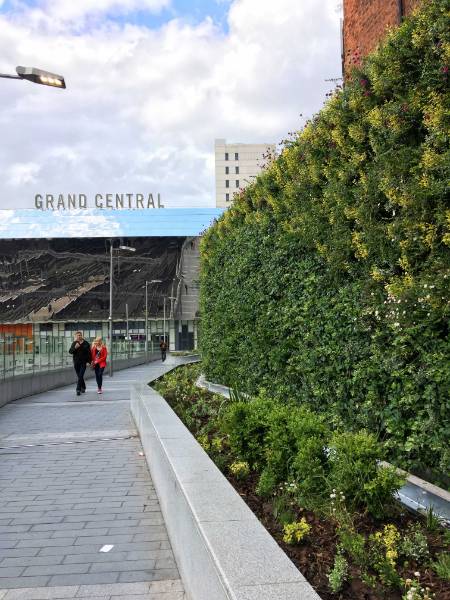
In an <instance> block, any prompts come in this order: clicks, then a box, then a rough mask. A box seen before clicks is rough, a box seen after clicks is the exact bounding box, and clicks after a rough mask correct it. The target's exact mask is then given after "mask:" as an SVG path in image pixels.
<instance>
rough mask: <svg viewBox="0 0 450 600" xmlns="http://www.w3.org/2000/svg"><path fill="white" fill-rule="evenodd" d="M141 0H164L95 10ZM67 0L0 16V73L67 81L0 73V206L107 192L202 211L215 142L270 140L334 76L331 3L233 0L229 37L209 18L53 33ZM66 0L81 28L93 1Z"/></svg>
mask: <svg viewBox="0 0 450 600" xmlns="http://www.w3.org/2000/svg"><path fill="white" fill-rule="evenodd" d="M0 1H1V0H0ZM46 1H47V0H46ZM138 1H139V4H140V5H141V6H143V5H144V4H147V5H148V7H149V8H151V9H152V10H153V9H154V10H157V6H158V4H161V3H162V1H163V0H161V1H159V0H126V1H124V2H120V3H119V2H115V1H113V0H103V1H102V2H101V3H98V2H96V4H95V5H96V6H97V5H99V6H100V7H103V8H102V10H103V12H105V11H109V10H110V9H111V10H112V9H114V7H115V6H116V5H118V4H120V5H121V6H122V8H126V9H127V10H131V9H132V7H133V5H137V3H138ZM48 2H49V5H50V0H48ZM65 4H66V0H58V1H57V2H54V1H53V0H52V2H51V7H52V11H53V7H56V8H55V9H54V10H55V11H56V12H52V13H51V15H50V12H45V11H46V10H47V9H46V6H45V5H44V4H41V6H40V7H39V11H40V13H39V14H40V15H41V16H40V17H38V16H37V13H36V9H33V10H31V12H26V13H24V14H20V15H19V14H14V13H12V14H11V13H8V14H3V16H2V15H1V14H0V56H1V57H2V58H1V61H0V71H2V72H7V71H11V70H12V69H14V67H15V65H16V64H24V65H35V66H38V67H41V68H44V69H47V70H50V71H54V72H56V73H61V74H63V75H64V76H65V77H66V81H67V86H68V88H67V90H55V89H52V88H47V87H44V86H37V85H33V84H31V83H29V82H19V81H17V82H16V81H8V80H0V104H1V106H2V111H1V112H0V126H1V130H2V139H3V140H6V142H7V143H4V144H2V146H1V147H0V169H1V170H2V172H3V173H7V174H8V176H7V177H3V178H2V180H1V181H0V208H11V207H19V206H24V207H30V206H32V204H33V197H34V195H35V194H36V193H54V194H58V193H68V192H72V193H88V194H92V193H97V192H98V193H102V192H105V193H106V192H107V191H109V192H117V193H120V192H130V193H132V192H133V193H136V192H161V193H162V196H163V200H164V203H165V204H166V206H172V207H176V206H182V205H185V206H200V205H210V206H212V205H214V182H213V177H214V170H213V161H212V156H213V144H214V138H216V137H225V138H227V139H229V140H230V141H240V142H252V141H255V142H278V141H280V140H281V139H282V138H283V137H285V136H286V135H287V133H288V132H289V131H292V130H295V129H297V128H299V127H300V125H301V122H302V121H301V119H300V116H299V115H300V113H303V114H304V115H305V116H310V115H311V114H312V113H313V112H316V111H317V110H318V109H319V108H320V106H321V104H322V102H323V99H324V97H325V92H326V91H328V89H329V87H330V84H329V83H326V82H325V79H326V78H330V77H336V76H338V75H339V73H340V56H339V52H340V42H339V17H338V15H337V14H336V11H335V7H336V0H324V2H322V3H317V1H316V0H302V2H299V1H298V0H278V2H277V3H276V7H275V3H273V2H272V0H235V1H234V2H232V3H231V4H230V12H229V31H228V32H227V33H224V32H223V31H222V30H221V29H219V28H218V27H216V25H215V24H214V23H213V22H212V21H211V20H210V19H208V18H206V19H205V20H204V21H203V22H201V23H200V24H198V25H195V26H194V25H188V24H186V23H184V22H183V21H181V20H175V19H174V20H172V21H170V22H168V23H166V24H165V25H163V26H161V27H160V28H159V29H153V30H152V29H149V28H146V27H143V26H141V27H139V26H135V25H131V24H124V25H119V24H117V23H113V22H111V21H109V20H107V19H102V20H98V21H95V26H92V24H91V26H90V27H89V29H83V27H81V29H76V28H75V30H74V29H71V28H69V29H64V28H63V29H61V22H60V21H58V22H57V21H55V26H54V30H52V29H51V28H49V23H51V18H53V15H55V14H57V12H58V11H60V10H61V11H62V7H63V6H64V5H65ZM67 5H69V0H67ZM73 5H74V6H76V10H77V11H78V13H77V14H78V16H76V14H75V13H74V12H73V11H75V8H73V9H70V10H72V13H67V14H72V17H71V18H73V19H74V21H73V23H75V24H76V23H77V22H78V23H83V19H85V17H86V15H89V14H90V13H89V11H90V10H91V8H92V6H93V5H94V1H93V0H92V1H89V2H88V1H87V0H79V1H78V2H76V3H73ZM150 5H151V6H150ZM70 6H72V2H70ZM48 10H50V9H48ZM68 10H69V9H68ZM61 14H62V13H61ZM42 15H44V16H45V19H46V26H45V27H44V28H42V27H41V21H40V20H39V19H42V18H44V17H42ZM28 17H30V18H28ZM61 18H63V17H61ZM77 19H78V21H77Z"/></svg>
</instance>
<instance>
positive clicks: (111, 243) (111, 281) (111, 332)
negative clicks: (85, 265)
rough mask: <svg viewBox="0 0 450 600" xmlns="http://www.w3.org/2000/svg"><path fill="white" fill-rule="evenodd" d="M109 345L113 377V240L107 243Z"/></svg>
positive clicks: (126, 248) (132, 249)
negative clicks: (108, 253)
mask: <svg viewBox="0 0 450 600" xmlns="http://www.w3.org/2000/svg"><path fill="white" fill-rule="evenodd" d="M120 250H128V251H129V252H136V248H131V247H130V246H119V247H118V248H117V252H119V251H120ZM109 251H110V255H109V256H110V258H109V345H110V350H111V352H110V355H109V376H110V377H112V376H113V276H114V269H113V256H114V246H113V240H112V239H111V240H110V243H109Z"/></svg>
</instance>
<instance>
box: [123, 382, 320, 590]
mask: <svg viewBox="0 0 450 600" xmlns="http://www.w3.org/2000/svg"><path fill="white" fill-rule="evenodd" d="M131 410H132V414H133V417H134V420H135V422H136V425H137V428H138V430H139V433H140V437H141V442H142V445H143V447H144V451H145V455H146V457H147V462H148V465H149V468H150V471H151V475H152V479H153V482H154V484H155V487H156V491H157V494H158V497H159V501H160V504H161V509H162V512H163V514H164V517H165V522H166V525H167V529H168V532H169V536H170V540H171V543H172V547H173V551H174V553H175V557H176V559H177V563H178V567H179V570H180V573H181V577H182V579H183V582H184V585H185V589H186V593H187V595H188V598H189V600H231V599H232V600H281V599H283V600H320V598H319V596H318V595H317V593H316V592H315V591H314V589H313V588H312V587H311V586H310V585H309V583H308V582H307V581H306V580H305V578H304V577H303V576H302V574H301V573H300V572H299V571H298V569H297V568H296V567H295V565H294V564H293V563H292V562H291V561H290V559H289V558H288V557H287V556H286V554H285V553H284V552H283V551H282V550H281V549H280V547H279V546H278V545H277V543H276V542H275V540H274V539H273V538H272V536H271V535H270V534H269V533H268V532H267V531H266V529H265V528H264V527H263V526H262V525H261V523H260V522H259V521H258V519H257V518H256V517H255V515H254V514H253V512H252V511H251V510H250V509H249V508H248V506H247V505H246V504H245V502H244V501H243V500H242V499H241V497H240V496H239V494H238V493H237V492H236V491H235V490H234V488H233V487H232V486H231V485H230V484H229V482H228V481H227V480H226V478H225V477H224V476H223V475H222V473H221V472H220V471H219V469H218V468H217V467H216V466H215V464H214V463H213V462H212V461H211V459H210V458H209V457H208V455H207V454H206V452H204V450H203V449H202V448H201V446H200V445H199V444H198V443H197V441H196V440H195V439H194V437H193V436H192V435H191V433H190V432H189V431H188V429H187V428H186V427H185V426H184V425H183V423H182V422H181V421H180V419H179V418H178V417H177V416H176V414H175V413H174V412H173V411H172V409H171V408H170V407H169V405H168V404H167V402H166V401H165V400H164V398H162V397H161V396H160V395H159V394H158V393H157V392H155V391H154V390H152V389H151V388H149V387H148V386H147V385H146V384H137V385H134V386H133V387H132V391H131Z"/></svg>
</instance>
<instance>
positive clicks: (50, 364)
mask: <svg viewBox="0 0 450 600" xmlns="http://www.w3.org/2000/svg"><path fill="white" fill-rule="evenodd" d="M72 341H73V340H72V338H71V337H56V336H48V337H43V336H41V337H35V338H29V337H17V336H5V335H1V336H0V381H1V380H4V379H7V378H9V377H16V376H18V375H30V374H33V373H38V372H45V371H51V370H54V369H62V368H65V367H69V366H72V363H73V361H72V356H71V355H70V354H69V348H70V346H71V344H72ZM88 341H89V342H90V341H91V340H88ZM154 346H155V344H154V343H153V341H152V342H150V340H149V348H148V351H149V353H151V352H153V351H154V349H155V350H156V349H157V348H156V346H155V348H154ZM111 351H112V358H113V361H115V360H120V359H132V358H137V357H140V356H144V355H145V341H143V340H129V341H127V340H117V341H114V342H113V344H112V348H110V347H108V353H109V354H110V355H111Z"/></svg>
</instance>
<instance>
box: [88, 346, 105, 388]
mask: <svg viewBox="0 0 450 600" xmlns="http://www.w3.org/2000/svg"><path fill="white" fill-rule="evenodd" d="M107 356H108V350H107V348H106V346H105V344H104V343H103V340H102V338H101V337H96V338H95V340H94V342H93V343H92V348H91V358H92V362H91V366H92V368H93V369H94V371H95V379H96V380H97V388H98V389H97V394H103V391H102V385H103V371H104V370H105V367H106V357H107Z"/></svg>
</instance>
